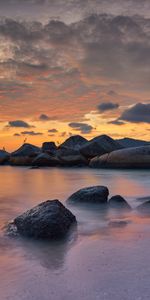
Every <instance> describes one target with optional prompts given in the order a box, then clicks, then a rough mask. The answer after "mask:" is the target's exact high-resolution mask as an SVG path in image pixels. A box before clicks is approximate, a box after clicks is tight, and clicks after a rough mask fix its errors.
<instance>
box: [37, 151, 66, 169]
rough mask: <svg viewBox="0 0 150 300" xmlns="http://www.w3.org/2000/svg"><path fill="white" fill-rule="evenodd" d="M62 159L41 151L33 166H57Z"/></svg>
mask: <svg viewBox="0 0 150 300" xmlns="http://www.w3.org/2000/svg"><path fill="white" fill-rule="evenodd" d="M59 165H60V161H59V159H58V158H57V157H56V156H53V155H50V154H48V153H40V154H39V155H38V156H36V157H35V158H34V159H33V161H32V166H36V167H55V166H59Z"/></svg>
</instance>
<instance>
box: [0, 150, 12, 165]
mask: <svg viewBox="0 0 150 300" xmlns="http://www.w3.org/2000/svg"><path fill="white" fill-rule="evenodd" d="M9 158H10V154H9V153H8V152H6V151H5V150H0V165H3V164H5V163H6V162H8V161H9Z"/></svg>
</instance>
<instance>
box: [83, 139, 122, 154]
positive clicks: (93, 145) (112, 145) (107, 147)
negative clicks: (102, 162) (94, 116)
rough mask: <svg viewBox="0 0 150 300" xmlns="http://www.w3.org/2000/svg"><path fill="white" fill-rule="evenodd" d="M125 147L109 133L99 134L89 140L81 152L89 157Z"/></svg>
mask: <svg viewBox="0 0 150 300" xmlns="http://www.w3.org/2000/svg"><path fill="white" fill-rule="evenodd" d="M121 148H123V147H122V146H121V145H120V144H119V143H118V142H116V141H115V140H113V139H112V138H110V137H109V136H107V135H101V136H98V137H96V138H94V139H92V140H91V141H89V142H87V143H86V144H85V145H83V146H82V147H81V148H80V152H81V154H82V155H84V156H85V157H87V158H92V157H95V156H97V155H103V154H104V153H110V152H112V151H114V150H117V149H121Z"/></svg>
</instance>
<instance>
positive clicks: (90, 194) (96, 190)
mask: <svg viewBox="0 0 150 300" xmlns="http://www.w3.org/2000/svg"><path fill="white" fill-rule="evenodd" d="M108 195H109V191H108V188H107V187H105V186H92V187H86V188H83V189H81V190H79V191H77V192H75V193H74V194H72V195H71V196H70V197H69V198H68V200H67V201H68V202H69V203H74V204H76V203H81V204H82V203H83V204H84V203H87V204H91V203H95V204H105V203H107V199H108Z"/></svg>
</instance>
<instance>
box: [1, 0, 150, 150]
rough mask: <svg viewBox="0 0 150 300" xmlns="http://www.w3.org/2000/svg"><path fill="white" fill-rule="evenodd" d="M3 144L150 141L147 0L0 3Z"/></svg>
mask: <svg viewBox="0 0 150 300" xmlns="http://www.w3.org/2000/svg"><path fill="white" fill-rule="evenodd" d="M0 43H1V44H0V148H2V147H5V148H6V150H9V151H12V150H14V149H15V148H17V147H19V146H20V145H21V144H22V142H23V141H24V140H25V139H27V141H28V142H30V143H33V144H36V145H39V146H40V145H41V144H42V142H44V141H55V142H56V143H60V142H62V141H64V140H65V139H66V138H67V137H69V136H70V135H72V134H81V135H83V136H84V137H86V138H87V139H90V138H92V137H94V136H96V135H101V134H108V135H110V136H111V137H113V138H116V139H118V138H121V137H124V136H128V137H134V138H138V139H145V140H150V138H149V135H150V1H149V0H126V1H124V0H90V1H89V0H45V1H44V0H5V1H0Z"/></svg>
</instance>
